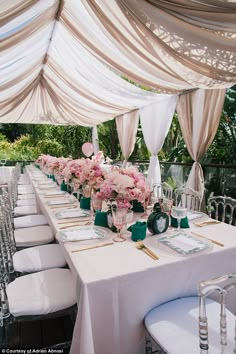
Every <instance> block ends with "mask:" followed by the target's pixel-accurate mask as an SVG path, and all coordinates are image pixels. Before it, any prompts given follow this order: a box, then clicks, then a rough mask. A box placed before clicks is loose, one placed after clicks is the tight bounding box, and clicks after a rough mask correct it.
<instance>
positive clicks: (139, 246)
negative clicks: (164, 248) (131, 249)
mask: <svg viewBox="0 0 236 354" xmlns="http://www.w3.org/2000/svg"><path fill="white" fill-rule="evenodd" d="M136 248H137V249H138V250H140V251H143V252H144V253H146V254H147V255H148V256H149V257H151V258H152V259H154V260H157V259H159V257H158V256H157V255H156V254H155V253H154V252H153V251H152V250H150V248H148V247H147V246H145V244H144V243H143V242H142V241H138V242H137V245H136Z"/></svg>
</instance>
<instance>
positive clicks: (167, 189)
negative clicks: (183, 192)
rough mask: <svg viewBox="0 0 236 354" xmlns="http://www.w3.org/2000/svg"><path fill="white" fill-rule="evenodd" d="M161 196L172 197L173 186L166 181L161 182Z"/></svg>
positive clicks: (164, 197)
mask: <svg viewBox="0 0 236 354" xmlns="http://www.w3.org/2000/svg"><path fill="white" fill-rule="evenodd" d="M161 198H163V199H172V198H173V188H172V187H171V186H170V185H169V184H168V183H166V182H162V183H161Z"/></svg>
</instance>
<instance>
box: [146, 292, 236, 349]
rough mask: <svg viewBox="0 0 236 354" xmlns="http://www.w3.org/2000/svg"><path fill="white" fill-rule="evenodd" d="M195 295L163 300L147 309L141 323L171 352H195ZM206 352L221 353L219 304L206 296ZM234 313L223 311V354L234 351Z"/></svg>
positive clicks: (196, 317)
mask: <svg viewBox="0 0 236 354" xmlns="http://www.w3.org/2000/svg"><path fill="white" fill-rule="evenodd" d="M198 316H199V298H198V297H185V298H180V299H176V300H173V301H170V302H167V303H165V304H163V305H160V306H158V307H156V308H155V309H153V310H152V311H150V312H149V313H148V314H147V316H146V318H145V325H146V328H147V330H148V332H149V333H150V335H151V337H152V338H153V339H154V340H156V342H158V343H160V344H161V346H162V347H163V348H164V349H165V350H166V351H167V352H168V353H171V354H180V353H181V354H190V353H191V354H199V353H200V347H199V334H198ZM207 317H208V327H209V328H208V329H209V343H210V344H209V348H210V350H209V354H221V348H220V334H219V328H220V305H219V304H218V303H216V302H214V301H212V300H210V299H207ZM234 325H235V317H234V315H233V314H232V313H231V312H229V311H227V332H228V346H227V353H233V352H234Z"/></svg>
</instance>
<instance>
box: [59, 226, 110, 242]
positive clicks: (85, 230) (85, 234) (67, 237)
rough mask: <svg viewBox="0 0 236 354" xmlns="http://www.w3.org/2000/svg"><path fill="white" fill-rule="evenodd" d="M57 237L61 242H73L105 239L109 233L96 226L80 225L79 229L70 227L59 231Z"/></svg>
mask: <svg viewBox="0 0 236 354" xmlns="http://www.w3.org/2000/svg"><path fill="white" fill-rule="evenodd" d="M59 237H60V239H61V240H62V241H63V242H75V241H77V242H78V241H79V242H82V241H91V240H92V241H93V243H94V240H99V241H105V240H106V239H107V238H108V237H109V235H108V234H107V232H106V231H105V230H102V229H101V228H98V227H89V226H88V227H80V228H79V229H70V230H65V231H60V232H59Z"/></svg>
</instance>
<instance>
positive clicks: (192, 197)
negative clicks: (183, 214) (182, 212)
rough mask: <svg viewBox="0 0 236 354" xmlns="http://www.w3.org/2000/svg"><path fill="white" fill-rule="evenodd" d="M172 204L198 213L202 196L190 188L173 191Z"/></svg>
mask: <svg viewBox="0 0 236 354" xmlns="http://www.w3.org/2000/svg"><path fill="white" fill-rule="evenodd" d="M174 202H175V205H181V206H182V207H184V208H187V209H188V211H200V210H201V204H202V196H201V194H200V193H199V192H197V191H194V190H193V189H192V188H189V187H185V188H182V189H176V190H175V195H174Z"/></svg>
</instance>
